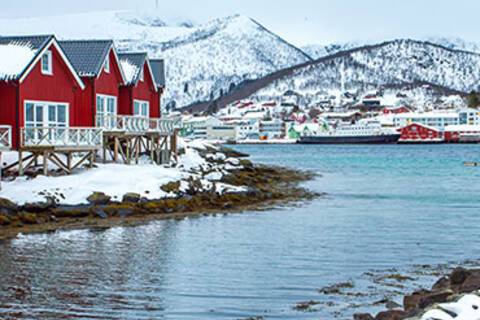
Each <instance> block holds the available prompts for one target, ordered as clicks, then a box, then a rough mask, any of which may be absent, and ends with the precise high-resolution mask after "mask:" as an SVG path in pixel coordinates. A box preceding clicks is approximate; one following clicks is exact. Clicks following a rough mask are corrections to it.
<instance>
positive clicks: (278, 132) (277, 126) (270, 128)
mask: <svg viewBox="0 0 480 320" xmlns="http://www.w3.org/2000/svg"><path fill="white" fill-rule="evenodd" d="M259 131H260V138H261V139H283V138H285V136H286V133H287V131H286V127H285V122H283V121H281V120H278V119H274V120H270V121H260V128H259Z"/></svg>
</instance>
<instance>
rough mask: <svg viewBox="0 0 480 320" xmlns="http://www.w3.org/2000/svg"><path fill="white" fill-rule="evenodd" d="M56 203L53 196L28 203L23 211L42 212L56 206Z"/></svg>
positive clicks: (23, 207)
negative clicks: (41, 200)
mask: <svg viewBox="0 0 480 320" xmlns="http://www.w3.org/2000/svg"><path fill="white" fill-rule="evenodd" d="M55 206H56V203H55V200H53V199H52V198H47V200H46V201H45V202H32V203H26V204H25V205H23V206H22V210H23V211H27V212H35V213H41V212H45V211H48V210H50V209H53V208H55Z"/></svg>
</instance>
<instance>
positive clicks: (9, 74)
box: [0, 43, 35, 80]
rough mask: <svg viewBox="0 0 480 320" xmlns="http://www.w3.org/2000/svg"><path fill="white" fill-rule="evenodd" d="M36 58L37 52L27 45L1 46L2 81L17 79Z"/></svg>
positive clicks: (0, 68) (0, 71)
mask: <svg viewBox="0 0 480 320" xmlns="http://www.w3.org/2000/svg"><path fill="white" fill-rule="evenodd" d="M34 57H35V51H34V50H32V49H31V48H30V47H29V46H27V45H22V44H16V43H10V44H6V45H0V80H11V79H15V78H17V77H18V76H19V75H20V73H22V71H23V70H25V68H26V67H27V66H28V64H29V63H30V61H32V59H33V58H34Z"/></svg>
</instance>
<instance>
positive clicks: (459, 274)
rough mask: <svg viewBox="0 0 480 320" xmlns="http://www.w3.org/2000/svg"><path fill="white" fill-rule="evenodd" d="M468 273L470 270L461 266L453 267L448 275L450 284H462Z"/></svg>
mask: <svg viewBox="0 0 480 320" xmlns="http://www.w3.org/2000/svg"><path fill="white" fill-rule="evenodd" d="M469 275H470V272H469V271H467V270H466V269H464V268H462V267H458V268H455V269H454V270H453V271H452V274H451V275H450V283H451V284H452V285H460V284H462V283H463V282H464V281H465V280H466V279H467V277H468V276H469Z"/></svg>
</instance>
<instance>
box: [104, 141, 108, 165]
mask: <svg viewBox="0 0 480 320" xmlns="http://www.w3.org/2000/svg"><path fill="white" fill-rule="evenodd" d="M107 143H108V139H107V136H106V135H105V134H104V135H103V163H104V164H105V163H107Z"/></svg>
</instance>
